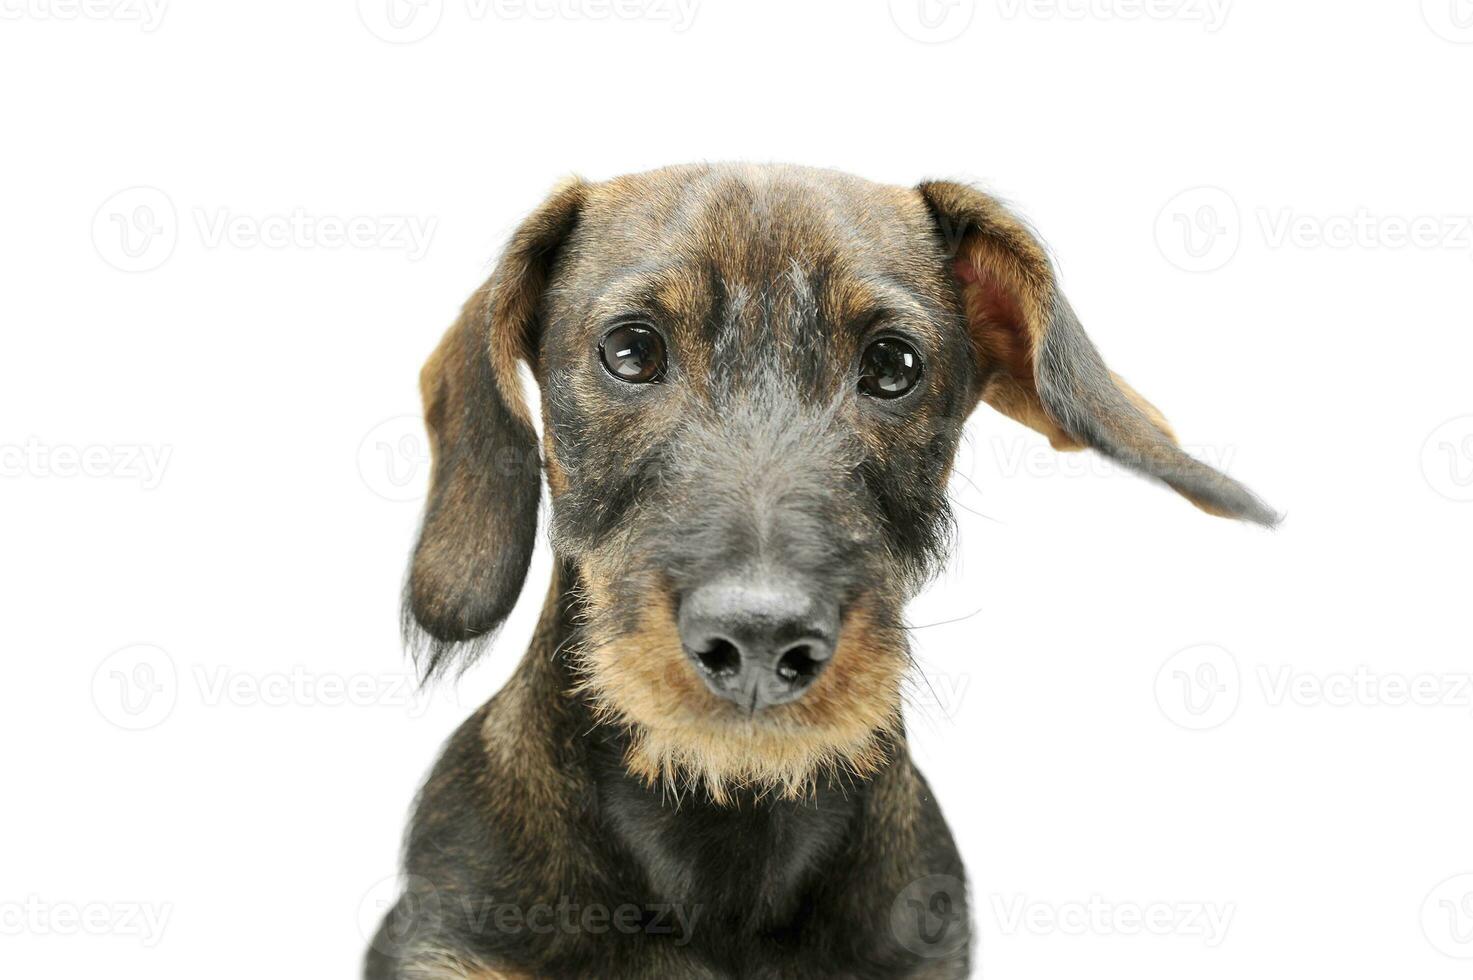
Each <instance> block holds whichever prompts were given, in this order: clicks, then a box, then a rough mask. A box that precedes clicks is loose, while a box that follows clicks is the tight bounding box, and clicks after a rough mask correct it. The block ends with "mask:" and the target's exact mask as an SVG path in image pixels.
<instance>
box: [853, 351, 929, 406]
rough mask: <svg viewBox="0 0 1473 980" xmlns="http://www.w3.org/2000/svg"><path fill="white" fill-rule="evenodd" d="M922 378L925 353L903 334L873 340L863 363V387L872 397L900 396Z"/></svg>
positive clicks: (861, 369) (860, 368)
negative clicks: (909, 342) (901, 336)
mask: <svg viewBox="0 0 1473 980" xmlns="http://www.w3.org/2000/svg"><path fill="white" fill-rule="evenodd" d="M919 380H921V355H920V354H917V353H916V349H915V348H914V347H912V346H910V344H907V343H906V342H905V341H903V340H901V339H900V338H899V337H881V338H880V339H879V340H877V341H875V342H874V343H872V344H870V345H869V347H868V348H867V349H866V350H865V352H864V359H863V360H861V361H860V364H859V390H860V391H862V392H864V393H865V394H866V395H869V396H870V397H872V398H899V397H900V396H901V395H903V394H905V393H906V392H907V391H910V389H912V388H914V387H915V386H916V382H917V381H919Z"/></svg>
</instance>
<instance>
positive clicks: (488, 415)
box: [403, 180, 586, 677]
mask: <svg viewBox="0 0 1473 980" xmlns="http://www.w3.org/2000/svg"><path fill="white" fill-rule="evenodd" d="M585 188H586V185H584V184H583V183H581V182H579V181H576V180H575V181H571V182H569V183H567V184H564V185H562V186H560V187H559V188H558V189H557V190H555V191H554V192H553V194H552V196H551V197H549V198H548V199H547V200H546V201H545V202H543V204H542V206H541V207H539V208H538V209H537V211H535V212H534V213H533V214H532V215H531V216H530V217H528V218H527V219H526V220H525V221H524V222H523V223H522V225H521V226H520V227H519V228H518V229H517V230H516V232H515V233H514V234H513V235H512V238H511V242H510V244H508V245H507V248H506V252H505V253H504V254H503V255H502V258H501V261H500V263H499V264H498V265H497V267H496V271H495V272H493V273H492V275H491V278H490V279H489V280H487V281H486V283H485V285H483V286H482V287H481V288H480V289H478V290H477V291H476V292H475V294H474V295H472V296H471V298H470V299H469V300H468V301H467V302H466V304H465V307H464V309H462V310H461V314H460V319H458V320H457V321H456V322H455V324H454V325H453V326H452V327H451V328H450V330H449V331H448V332H447V333H446V334H445V337H444V339H442V340H441V341H440V346H439V347H438V348H436V349H435V352H434V353H433V354H431V355H430V359H429V361H428V362H426V363H425V366H424V370H423V371H421V372H420V391H421V393H422V395H423V397H424V408H425V424H426V426H427V428H428V429H429V434H430V451H431V454H432V455H433V459H434V464H433V467H432V469H431V473H430V494H429V499H428V501H427V502H426V504H425V513H424V522H423V524H422V525H421V527H420V533H419V542H418V544H416V545H415V548H414V555H413V558H412V559H411V562H410V567H409V579H408V583H407V585H406V587H405V601H404V617H403V618H404V630H405V638H406V641H407V642H409V644H410V646H411V649H413V650H414V652H415V655H416V659H418V660H420V662H421V668H422V670H423V672H424V674H425V676H426V677H429V676H431V675H433V674H435V673H437V672H438V671H440V670H441V669H443V667H444V666H445V664H446V662H447V660H448V655H449V654H450V652H451V650H453V649H454V648H455V647H456V645H457V644H463V643H465V644H470V646H469V647H468V648H467V649H466V650H465V653H466V654H467V660H469V658H470V657H471V656H473V655H474V654H475V653H478V652H479V647H480V646H481V645H484V642H485V641H487V640H489V639H490V637H491V635H492V634H493V633H494V632H495V630H496V627H498V626H499V625H501V621H502V620H503V619H505V618H506V615H507V613H509V612H510V611H511V608H512V606H513V605H514V604H515V603H516V600H517V595H518V593H519V592H521V588H522V580H523V579H524V578H525V577H526V574H527V564H528V562H529V561H530V559H531V556H532V545H533V541H534V539H535V537H536V532H537V504H538V498H539V497H540V496H541V491H542V479H541V460H540V458H539V456H538V451H537V431H536V429H535V428H534V426H533V424H532V417H531V413H530V411H529V410H528V408H527V404H526V400H525V399H524V398H523V397H522V394H521V386H520V381H519V379H518V376H517V361H519V360H525V361H527V362H528V363H534V359H535V357H536V351H537V340H538V336H539V334H540V324H539V322H538V317H539V311H540V306H541V298H542V291H543V288H544V286H545V285H546V283H547V279H548V276H549V275H550V273H551V269H552V264H553V262H554V260H555V259H556V257H557V251H558V247H559V245H561V244H562V242H563V240H564V239H565V238H566V237H567V235H568V233H569V232H570V231H571V230H572V228H573V226H574V225H575V224H576V222H577V220H578V210H579V207H580V206H581V204H582V201H583V196H584V191H585ZM416 627H418V629H416ZM420 631H422V632H420Z"/></svg>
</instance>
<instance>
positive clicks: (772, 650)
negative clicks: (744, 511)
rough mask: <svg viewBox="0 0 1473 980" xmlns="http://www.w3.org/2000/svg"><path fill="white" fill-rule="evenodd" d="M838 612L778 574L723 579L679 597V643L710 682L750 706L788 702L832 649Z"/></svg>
mask: <svg viewBox="0 0 1473 980" xmlns="http://www.w3.org/2000/svg"><path fill="white" fill-rule="evenodd" d="M838 631H839V611H838V607H837V606H836V605H835V604H834V603H830V602H826V601H824V600H821V599H818V598H816V597H814V596H813V595H812V594H811V593H810V592H808V591H807V590H805V589H803V588H802V587H801V586H799V585H797V584H796V583H793V582H788V581H785V580H783V579H781V578H777V577H773V576H757V575H752V576H735V577H731V578H723V579H720V580H717V581H715V582H709V583H707V584H705V585H702V586H700V587H699V588H697V589H695V590H693V591H692V592H690V593H688V594H687V595H686V596H685V598H684V599H683V600H682V601H681V603H680V642H681V643H682V644H683V645H684V647H685V653H686V656H688V657H690V658H691V660H692V661H693V662H694V663H695V665H696V669H697V670H699V671H700V674H701V676H702V677H703V678H705V681H706V686H707V687H709V688H710V689H711V690H712V691H714V692H715V693H717V694H719V695H721V696H722V697H724V698H726V699H728V700H730V701H734V702H736V703H737V704H739V705H741V706H742V707H743V708H746V709H747V710H748V711H752V712H755V711H758V710H760V709H762V708H766V707H769V706H771V705H775V704H787V703H788V702H790V701H796V700H797V699H798V698H800V697H802V696H803V692H804V691H805V690H807V689H808V687H809V685H810V684H812V683H813V680H814V678H816V677H818V675H819V673H820V672H822V670H823V668H824V665H825V664H827V663H828V662H829V659H830V658H831V657H832V656H833V654H834V642H835V640H836V639H837V636H838Z"/></svg>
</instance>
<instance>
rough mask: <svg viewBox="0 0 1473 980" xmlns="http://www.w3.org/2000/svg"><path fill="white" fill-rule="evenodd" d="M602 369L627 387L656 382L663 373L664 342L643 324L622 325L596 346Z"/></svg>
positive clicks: (611, 331) (605, 335)
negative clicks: (623, 382)
mask: <svg viewBox="0 0 1473 980" xmlns="http://www.w3.org/2000/svg"><path fill="white" fill-rule="evenodd" d="M598 352H599V357H601V358H602V359H603V362H604V369H605V370H606V371H608V372H609V373H610V374H612V375H613V376H614V377H616V378H618V379H619V380H620V381H627V382H629V383H630V384H636V385H642V384H649V383H650V382H651V381H659V380H660V376H661V375H663V374H664V373H665V341H664V340H663V339H662V338H661V337H660V335H659V334H658V333H656V332H655V331H654V330H653V329H652V328H650V327H648V326H646V325H644V324H642V323H621V324H620V325H619V326H617V327H615V328H614V329H612V330H610V331H609V332H608V333H606V334H604V339H603V342H602V343H601V344H599V350H598Z"/></svg>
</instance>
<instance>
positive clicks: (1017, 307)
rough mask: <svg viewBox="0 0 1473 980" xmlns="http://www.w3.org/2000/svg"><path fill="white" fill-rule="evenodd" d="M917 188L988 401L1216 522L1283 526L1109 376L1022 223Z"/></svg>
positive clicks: (980, 203)
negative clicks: (1164, 489) (1150, 482)
mask: <svg viewBox="0 0 1473 980" xmlns="http://www.w3.org/2000/svg"><path fill="white" fill-rule="evenodd" d="M917 189H918V190H919V191H920V193H921V196H922V197H923V198H924V199H925V201H926V204H927V205H928V206H929V207H930V209H931V212H932V215H933V216H934V217H935V219H936V223H937V227H938V229H939V231H940V235H941V240H942V243H943V246H944V247H945V249H946V254H947V259H948V261H949V263H950V266H951V268H950V271H951V274H952V275H953V276H954V277H955V280H956V283H957V287H958V289H959V290H960V291H961V298H962V303H963V305H964V307H965V310H966V316H967V324H968V327H969V328H970V331H971V335H972V341H973V346H974V348H975V350H976V353H977V358H978V361H979V378H980V386H981V387H980V392H979V394H980V397H981V398H982V400H984V401H986V402H987V403H988V404H989V405H991V406H992V407H993V408H996V409H997V410H998V411H1000V412H1002V413H1003V414H1005V415H1009V416H1011V417H1012V418H1015V419H1017V420H1018V421H1020V422H1022V423H1023V424H1025V425H1027V426H1030V427H1031V428H1034V429H1037V430H1038V431H1039V432H1042V433H1043V434H1044V435H1046V436H1048V438H1049V441H1050V442H1051V443H1052V444H1053V446H1054V448H1055V449H1066V450H1067V449H1082V448H1084V447H1086V446H1089V447H1091V448H1094V449H1096V450H1098V451H1099V452H1101V453H1103V454H1104V455H1106V456H1108V457H1110V458H1111V459H1113V460H1115V461H1117V462H1119V463H1122V464H1124V465H1125V466H1128V467H1129V468H1131V469H1133V470H1135V471H1137V472H1139V473H1141V474H1143V475H1145V476H1148V477H1152V478H1154V479H1156V480H1159V481H1161V482H1162V483H1165V484H1166V485H1167V486H1169V487H1171V488H1172V489H1173V490H1175V491H1176V492H1177V493H1179V494H1181V495H1182V496H1183V497H1186V498H1187V499H1188V500H1190V501H1191V502H1192V503H1194V504H1196V505H1197V506H1198V507H1200V508H1202V509H1203V510H1205V511H1207V512H1208V513H1210V514H1215V515H1217V516H1220V517H1235V518H1239V519H1242V520H1247V521H1253V522H1255V523H1258V524H1264V525H1268V526H1272V525H1274V524H1276V523H1278V520H1279V518H1278V515H1277V514H1275V513H1274V511H1273V510H1272V509H1271V508H1269V506H1268V505H1267V504H1265V503H1264V502H1263V501H1262V500H1259V499H1258V497H1256V496H1255V495H1254V494H1253V492H1252V491H1250V490H1249V489H1248V488H1247V487H1245V486H1243V485H1242V484H1240V483H1238V482H1237V481H1236V480H1233V479H1232V478H1231V477H1229V476H1227V475H1226V474H1223V473H1219V472H1218V471H1217V470H1215V469H1213V468H1212V467H1210V466H1207V465H1206V464H1204V463H1201V462H1199V461H1197V460H1195V459H1193V458H1192V457H1191V456H1188V455H1187V454H1186V453H1185V452H1183V451H1182V449H1181V447H1180V446H1179V445H1177V441H1176V436H1175V435H1174V434H1173V433H1172V431H1171V427H1170V426H1169V425H1168V424H1167V422H1166V419H1165V418H1163V417H1162V415H1161V413H1160V412H1158V411H1157V410H1156V408H1155V406H1153V405H1152V404H1151V403H1150V402H1148V401H1146V400H1145V399H1144V398H1142V397H1141V396H1140V395H1139V394H1138V393H1137V392H1136V391H1135V390H1134V389H1133V388H1131V387H1130V386H1129V385H1127V384H1126V383H1125V382H1124V381H1122V380H1121V379H1120V378H1119V377H1117V376H1116V375H1114V374H1113V373H1111V372H1110V370H1109V369H1108V368H1106V367H1105V362H1104V361H1103V360H1102V359H1101V358H1100V354H1099V351H1098V350H1096V349H1095V346H1094V344H1093V343H1091V342H1090V339H1089V338H1088V337H1087V336H1085V333H1084V330H1083V328H1082V327H1081V326H1080V325H1079V320H1078V318H1077V317H1076V316H1075V315H1074V310H1073V309H1072V308H1070V306H1069V301H1068V300H1066V299H1065V298H1064V295H1063V294H1062V293H1061V292H1059V290H1058V288H1057V284H1056V282H1055V278H1054V270H1053V266H1052V265H1051V264H1050V262H1049V259H1048V255H1047V254H1046V253H1045V251H1044V249H1043V246H1042V245H1041V244H1040V243H1039V241H1038V239H1037V238H1035V237H1034V235H1033V234H1032V233H1031V232H1030V231H1029V230H1028V228H1027V227H1026V226H1025V225H1024V224H1023V223H1022V222H1021V221H1020V220H1018V219H1017V218H1016V217H1014V216H1013V215H1012V214H1011V213H1010V212H1009V211H1008V210H1007V209H1006V208H1004V207H1003V206H1002V205H1001V204H1000V203H999V202H998V201H996V200H995V199H994V198H992V197H989V196H988V195H986V194H984V193H982V192H981V191H979V190H976V189H975V188H972V187H968V186H966V185H964V184H956V183H951V182H949V181H929V182H927V183H923V184H921V185H920V187H919V188H917Z"/></svg>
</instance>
